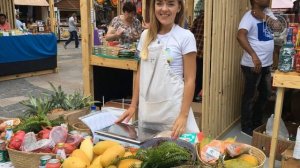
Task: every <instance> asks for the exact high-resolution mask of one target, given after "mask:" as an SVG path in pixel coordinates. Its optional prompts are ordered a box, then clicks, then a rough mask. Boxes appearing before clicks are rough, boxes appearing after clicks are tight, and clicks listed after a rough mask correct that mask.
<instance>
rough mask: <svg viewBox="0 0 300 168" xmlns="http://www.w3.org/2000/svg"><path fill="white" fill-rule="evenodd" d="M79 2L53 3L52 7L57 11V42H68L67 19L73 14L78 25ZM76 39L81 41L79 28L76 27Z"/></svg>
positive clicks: (71, 0)
mask: <svg viewBox="0 0 300 168" xmlns="http://www.w3.org/2000/svg"><path fill="white" fill-rule="evenodd" d="M79 3H80V2H79V0H62V1H57V2H56V3H54V6H55V7H56V9H57V11H56V12H57V16H56V17H57V27H58V29H57V31H58V32H57V35H58V40H68V39H69V36H70V34H69V30H68V19H69V17H71V15H72V14H73V13H77V14H78V18H77V19H78V21H77V23H80V15H79V10H80V6H79ZM77 27H78V38H79V39H81V26H80V25H78V26H77Z"/></svg>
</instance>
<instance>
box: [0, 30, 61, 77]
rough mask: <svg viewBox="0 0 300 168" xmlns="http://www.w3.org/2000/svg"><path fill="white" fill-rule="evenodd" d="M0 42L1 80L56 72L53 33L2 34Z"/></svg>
mask: <svg viewBox="0 0 300 168" xmlns="http://www.w3.org/2000/svg"><path fill="white" fill-rule="evenodd" d="M0 43H1V45H0V50H1V52H0V69H1V72H0V80H8V79H13V78H18V77H25V76H28V75H29V76H32V75H34V74H45V73H49V72H54V71H55V69H56V67H57V46H56V38H55V36H54V35H53V34H41V35H20V36H2V37H0ZM37 71H39V72H37ZM24 73H27V74H24ZM20 74H23V75H20Z"/></svg>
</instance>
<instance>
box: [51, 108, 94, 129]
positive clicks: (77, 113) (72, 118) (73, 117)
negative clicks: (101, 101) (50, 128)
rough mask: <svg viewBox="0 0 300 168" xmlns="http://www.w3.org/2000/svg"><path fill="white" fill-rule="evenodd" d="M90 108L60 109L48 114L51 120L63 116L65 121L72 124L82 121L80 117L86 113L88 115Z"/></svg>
mask: <svg viewBox="0 0 300 168" xmlns="http://www.w3.org/2000/svg"><path fill="white" fill-rule="evenodd" d="M89 112H90V111H89V109H88V108H85V109H80V110H72V111H60V112H56V113H51V114H48V115H47V117H48V118H49V120H54V119H57V118H59V117H60V116H63V118H64V119H65V121H66V122H67V123H68V124H69V125H70V126H71V125H73V124H74V123H78V122H81V121H80V120H79V119H78V118H79V117H81V116H84V115H87V114H88V113H89Z"/></svg>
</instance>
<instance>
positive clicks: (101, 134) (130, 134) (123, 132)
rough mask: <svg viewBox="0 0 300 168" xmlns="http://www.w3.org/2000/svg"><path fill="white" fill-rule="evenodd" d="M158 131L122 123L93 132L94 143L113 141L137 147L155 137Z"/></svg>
mask: <svg viewBox="0 0 300 168" xmlns="http://www.w3.org/2000/svg"><path fill="white" fill-rule="evenodd" d="M158 133H159V131H155V130H151V129H146V128H139V127H138V126H137V122H135V124H133V125H128V124H124V123H118V124H114V125H112V126H109V127H106V128H104V129H101V130H98V131H95V134H94V135H95V139H96V141H100V140H114V141H117V142H119V143H121V144H123V145H125V146H133V147H139V146H140V145H141V144H142V143H143V142H145V141H146V140H148V139H151V138H153V137H155V136H156V135H157V134H158Z"/></svg>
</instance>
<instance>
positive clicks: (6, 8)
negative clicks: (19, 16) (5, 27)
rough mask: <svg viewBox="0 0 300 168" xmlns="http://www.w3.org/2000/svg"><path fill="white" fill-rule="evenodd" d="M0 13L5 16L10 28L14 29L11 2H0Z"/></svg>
mask: <svg viewBox="0 0 300 168" xmlns="http://www.w3.org/2000/svg"><path fill="white" fill-rule="evenodd" d="M0 13H4V14H5V15H6V16H7V20H8V22H9V23H10V25H11V27H13V28H14V27H15V18H16V17H15V6H14V1H13V0H7V1H0Z"/></svg>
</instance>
